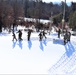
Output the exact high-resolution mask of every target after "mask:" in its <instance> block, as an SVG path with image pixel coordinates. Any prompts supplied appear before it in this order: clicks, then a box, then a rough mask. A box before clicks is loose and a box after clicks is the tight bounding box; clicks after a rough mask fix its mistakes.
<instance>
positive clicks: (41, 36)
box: [39, 30, 47, 41]
mask: <svg viewBox="0 0 76 75" xmlns="http://www.w3.org/2000/svg"><path fill="white" fill-rule="evenodd" d="M46 34H47V33H46V32H45V31H44V30H43V31H41V32H40V33H39V41H42V39H43V37H44V38H45V39H46V38H47V37H46V36H45V35H46Z"/></svg>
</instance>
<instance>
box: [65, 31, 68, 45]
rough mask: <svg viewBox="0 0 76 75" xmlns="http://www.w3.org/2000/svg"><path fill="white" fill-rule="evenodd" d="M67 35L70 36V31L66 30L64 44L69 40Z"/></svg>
mask: <svg viewBox="0 0 76 75" xmlns="http://www.w3.org/2000/svg"><path fill="white" fill-rule="evenodd" d="M67 37H68V32H67V30H66V32H65V34H64V45H65V44H66V43H67V42H68V41H67Z"/></svg>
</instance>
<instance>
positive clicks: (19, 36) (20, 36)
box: [12, 29, 32, 41]
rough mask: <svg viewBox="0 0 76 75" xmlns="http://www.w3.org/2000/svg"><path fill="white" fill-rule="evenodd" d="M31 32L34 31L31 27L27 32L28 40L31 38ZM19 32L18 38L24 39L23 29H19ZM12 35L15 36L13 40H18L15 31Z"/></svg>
mask: <svg viewBox="0 0 76 75" xmlns="http://www.w3.org/2000/svg"><path fill="white" fill-rule="evenodd" d="M31 32H32V31H31V30H30V29H29V30H28V33H27V34H28V35H27V40H28V41H29V40H30V36H31ZM17 33H18V40H19V41H21V40H23V39H22V31H21V30H19V31H18V32H17ZM12 36H13V41H14V40H16V41H17V38H16V35H15V33H14V32H13V35H12Z"/></svg>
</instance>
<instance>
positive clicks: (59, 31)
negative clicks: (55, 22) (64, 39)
mask: <svg viewBox="0 0 76 75" xmlns="http://www.w3.org/2000/svg"><path fill="white" fill-rule="evenodd" d="M60 33H61V30H60V28H59V30H58V38H60Z"/></svg>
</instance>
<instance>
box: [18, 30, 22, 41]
mask: <svg viewBox="0 0 76 75" xmlns="http://www.w3.org/2000/svg"><path fill="white" fill-rule="evenodd" d="M18 33H19V34H18V39H19V40H22V32H21V30H19V31H18Z"/></svg>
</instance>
